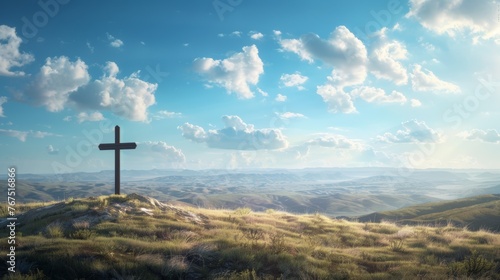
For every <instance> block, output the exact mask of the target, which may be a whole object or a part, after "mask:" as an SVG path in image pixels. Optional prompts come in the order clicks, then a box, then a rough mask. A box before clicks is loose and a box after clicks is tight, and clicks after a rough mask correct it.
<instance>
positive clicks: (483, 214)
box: [358, 194, 500, 232]
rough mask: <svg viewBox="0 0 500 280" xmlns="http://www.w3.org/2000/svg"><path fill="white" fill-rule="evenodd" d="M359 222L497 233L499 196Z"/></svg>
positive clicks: (363, 218)
mask: <svg viewBox="0 0 500 280" xmlns="http://www.w3.org/2000/svg"><path fill="white" fill-rule="evenodd" d="M358 220H359V221H360V222H380V221H383V220H386V221H395V222H398V223H400V224H411V225H416V224H439V225H443V224H447V223H452V224H453V225H455V226H459V227H464V226H466V227H467V228H469V229H472V230H478V229H486V230H491V231H496V232H498V231H500V194H489V195H481V196H474V197H470V198H464V199H457V200H451V201H441V202H431V203H425V204H420V205H416V206H411V207H406V208H402V209H399V210H394V211H383V212H375V213H372V214H369V215H365V216H361V217H359V218H358Z"/></svg>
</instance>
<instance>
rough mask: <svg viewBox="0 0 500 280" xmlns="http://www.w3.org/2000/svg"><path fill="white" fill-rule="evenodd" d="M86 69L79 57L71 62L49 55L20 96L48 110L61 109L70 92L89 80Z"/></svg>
mask: <svg viewBox="0 0 500 280" xmlns="http://www.w3.org/2000/svg"><path fill="white" fill-rule="evenodd" d="M87 69H88V67H87V65H86V64H85V62H83V61H82V60H80V59H77V60H76V61H75V62H72V61H70V60H69V58H67V57H65V56H61V57H54V58H50V57H49V58H47V60H46V61H45V65H44V66H42V67H41V69H40V72H39V73H38V74H37V75H36V76H35V78H34V80H33V81H32V82H31V83H30V84H29V85H28V87H27V89H26V90H25V91H24V93H22V94H21V98H23V99H25V100H26V101H28V102H30V103H33V104H34V105H37V106H44V107H45V108H46V109H47V110H48V111H50V112H59V111H62V110H63V109H65V106H66V105H67V102H68V99H69V96H70V94H71V93H73V92H74V91H76V90H77V89H78V88H79V87H80V86H82V85H85V84H87V83H88V82H89V81H90V75H89V73H88V71H87Z"/></svg>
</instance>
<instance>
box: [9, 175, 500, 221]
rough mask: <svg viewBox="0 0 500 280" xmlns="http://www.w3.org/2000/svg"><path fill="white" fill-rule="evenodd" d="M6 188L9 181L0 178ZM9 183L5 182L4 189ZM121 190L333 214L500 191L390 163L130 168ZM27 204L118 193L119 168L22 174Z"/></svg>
mask: <svg viewBox="0 0 500 280" xmlns="http://www.w3.org/2000/svg"><path fill="white" fill-rule="evenodd" d="M0 185H2V186H3V185H6V180H1V183H0ZM3 187H5V186H3ZM121 189H122V193H129V194H130V193H138V194H144V195H148V196H151V197H154V198H156V199H159V200H161V201H165V202H169V203H172V204H176V205H190V206H199V207H204V208H215V209H220V208H230V209H234V208H238V207H249V208H251V209H253V210H254V211H263V210H266V209H275V210H284V211H288V212H292V213H316V212H319V213H324V214H326V215H329V216H334V217H339V216H349V217H354V216H361V215H367V214H370V213H374V212H381V211H389V210H395V209H399V208H403V207H408V206H412V205H416V204H421V203H427V202H438V201H442V200H448V199H459V198H465V197H470V196H475V195H482V194H498V193H500V172H499V171H485V170H445V169H442V170H441V169H429V170H414V171H413V172H411V173H410V174H400V173H399V172H398V170H396V169H391V168H314V169H313V168H311V169H295V170H289V169H286V170H285V169H256V170H146V171H143V170H124V171H122V187H121ZM17 191H18V193H17V198H18V200H20V201H21V202H33V201H50V200H63V199H67V198H69V197H74V198H77V197H89V196H99V195H105V194H112V193H113V191H114V172H113V171H102V172H95V173H69V174H55V175H54V174H45V175H39V174H21V173H20V174H18V185H17Z"/></svg>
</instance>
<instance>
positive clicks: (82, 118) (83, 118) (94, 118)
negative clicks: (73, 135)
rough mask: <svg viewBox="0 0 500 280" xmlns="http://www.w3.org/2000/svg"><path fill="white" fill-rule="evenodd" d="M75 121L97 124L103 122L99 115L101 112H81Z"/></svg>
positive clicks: (101, 116) (102, 117)
mask: <svg viewBox="0 0 500 280" xmlns="http://www.w3.org/2000/svg"><path fill="white" fill-rule="evenodd" d="M76 119H77V120H78V122H79V123H82V122H98V121H102V120H104V116H103V115H102V114H101V112H93V113H90V114H89V113H87V112H81V113H79V114H78V115H77V116H76Z"/></svg>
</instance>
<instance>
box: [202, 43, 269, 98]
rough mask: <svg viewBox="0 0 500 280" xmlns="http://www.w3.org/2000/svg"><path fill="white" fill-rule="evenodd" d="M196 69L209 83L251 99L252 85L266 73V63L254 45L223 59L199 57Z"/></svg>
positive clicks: (240, 96) (252, 95)
mask: <svg viewBox="0 0 500 280" xmlns="http://www.w3.org/2000/svg"><path fill="white" fill-rule="evenodd" d="M194 70H195V71H196V72H198V73H199V74H200V75H201V76H203V77H204V78H206V79H207V80H208V82H209V83H212V84H215V85H218V86H221V87H224V88H225V89H226V90H227V91H228V93H232V92H234V93H236V95H237V96H238V98H241V99H249V98H252V97H254V94H253V92H252V91H251V90H250V86H251V85H256V84H257V83H258V82H259V76H260V75H261V74H262V73H264V63H263V62H262V60H261V59H260V57H259V50H258V49H257V47H256V46H255V45H252V46H246V47H243V52H240V53H236V54H234V55H232V56H230V57H229V58H226V59H223V60H215V59H213V58H206V57H204V58H197V59H195V60H194Z"/></svg>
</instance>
